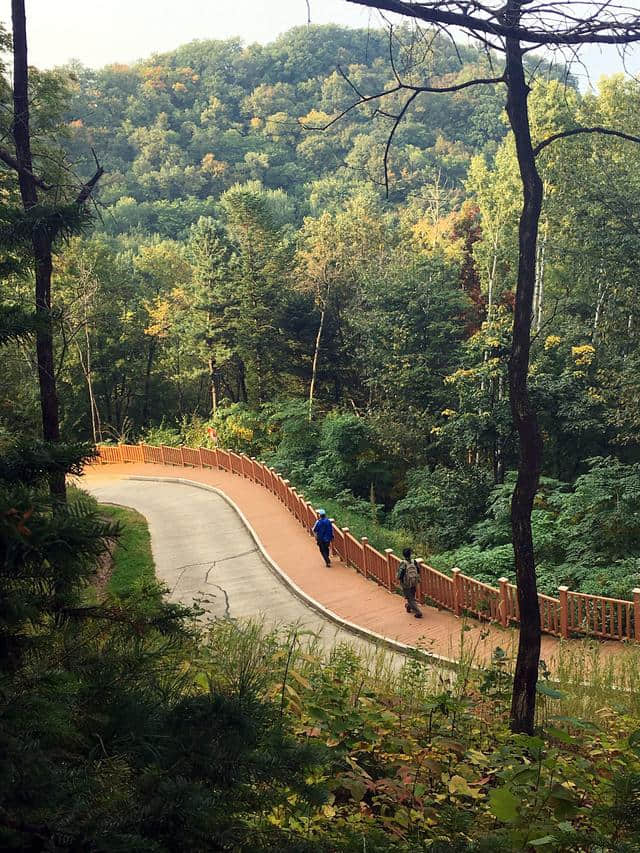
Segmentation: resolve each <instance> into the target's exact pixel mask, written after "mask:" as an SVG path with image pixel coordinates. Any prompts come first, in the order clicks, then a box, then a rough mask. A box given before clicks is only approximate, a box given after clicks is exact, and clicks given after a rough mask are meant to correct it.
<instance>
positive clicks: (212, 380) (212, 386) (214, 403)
mask: <svg viewBox="0 0 640 853" xmlns="http://www.w3.org/2000/svg"><path fill="white" fill-rule="evenodd" d="M208 367H209V393H210V395H211V414H212V415H215V413H216V412H217V411H218V389H217V387H216V364H215V360H214V358H213V356H209V360H208Z"/></svg>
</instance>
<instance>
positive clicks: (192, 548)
mask: <svg viewBox="0 0 640 853" xmlns="http://www.w3.org/2000/svg"><path fill="white" fill-rule="evenodd" d="M103 473H105V472H104V470H100V471H95V470H91V471H89V472H88V476H86V477H83V478H82V480H81V482H80V485H81V486H82V487H83V488H85V489H86V490H87V491H89V492H90V493H91V494H92V495H93V496H94V497H95V498H96V499H97V500H99V501H100V502H101V503H114V504H119V505H120V506H128V507H131V508H133V509H136V510H137V511H138V512H140V513H142V515H144V516H145V518H146V519H147V522H148V524H149V531H150V533H151V548H152V551H153V558H154V562H155V565H156V576H157V577H158V579H159V580H160V581H162V582H163V583H164V584H166V586H167V588H168V590H169V593H168V598H169V599H170V600H171V601H179V602H182V603H183V604H188V605H190V604H193V602H194V601H198V602H199V603H200V604H201V605H202V607H203V608H204V609H205V610H206V611H207V612H209V613H211V614H212V615H214V616H217V617H231V618H235V619H246V618H251V617H261V618H264V619H265V620H266V621H267V622H271V623H278V624H286V625H289V624H296V625H299V626H300V628H301V629H302V630H310V631H313V632H314V633H316V634H320V635H321V637H322V639H323V640H324V641H325V642H326V644H327V645H333V644H335V643H336V642H340V641H345V642H353V641H354V637H353V635H352V634H350V633H348V632H347V631H344V630H342V629H340V628H339V627H338V626H337V625H336V624H335V623H333V622H331V621H329V620H328V619H325V618H324V617H323V616H321V615H320V614H319V613H318V612H317V611H316V610H314V609H313V608H311V607H309V606H307V605H305V604H304V603H303V602H302V601H301V600H300V599H299V598H297V597H296V596H294V595H292V593H291V592H290V591H289V590H288V589H287V587H286V586H285V585H284V584H283V583H282V582H281V581H279V580H278V579H277V577H276V576H275V574H274V572H273V571H272V570H271V569H270V568H269V567H268V565H267V563H266V560H265V559H264V557H263V555H262V553H261V552H260V550H259V547H258V545H257V544H256V542H255V540H254V539H253V538H252V536H251V534H250V533H249V531H248V530H247V528H246V526H245V524H244V523H243V521H242V520H241V518H240V517H239V515H238V513H237V512H236V511H235V510H234V509H233V507H231V506H230V505H229V503H228V502H227V501H225V500H224V498H222V497H221V496H220V495H218V494H216V493H215V492H213V491H208V490H207V491H205V490H203V489H200V488H195V487H194V486H189V485H184V484H182V483H179V482H157V481H155V480H142V479H129V478H124V477H111V476H109V477H103V476H101V475H102V474H103ZM203 520H204V523H203ZM356 642H359V643H360V644H361V645H364V640H357V639H356ZM367 645H368V644H367Z"/></svg>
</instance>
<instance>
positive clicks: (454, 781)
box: [449, 776, 475, 797]
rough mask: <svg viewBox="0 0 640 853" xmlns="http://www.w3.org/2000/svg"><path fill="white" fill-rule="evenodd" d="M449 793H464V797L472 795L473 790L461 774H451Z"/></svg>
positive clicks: (473, 793)
mask: <svg viewBox="0 0 640 853" xmlns="http://www.w3.org/2000/svg"><path fill="white" fill-rule="evenodd" d="M449 793H450V794H464V796H465V797H473V796H474V795H475V792H474V791H472V790H471V788H470V787H469V783H468V782H467V780H466V779H464V778H463V777H462V776H452V777H451V779H449Z"/></svg>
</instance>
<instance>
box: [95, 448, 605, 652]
mask: <svg viewBox="0 0 640 853" xmlns="http://www.w3.org/2000/svg"><path fill="white" fill-rule="evenodd" d="M130 477H135V478H137V477H143V478H147V477H152V478H175V479H186V480H190V481H192V482H195V483H203V484H206V485H209V486H213V487H215V488H217V489H219V490H220V491H221V492H223V493H224V494H225V495H227V496H228V497H229V498H230V499H231V501H233V503H234V504H235V505H236V506H237V507H238V508H239V509H240V511H241V512H242V514H243V515H244V517H245V518H246V520H247V522H248V523H249V524H250V525H251V527H252V528H253V530H254V532H255V534H256V536H257V537H258V539H259V541H260V543H261V544H262V546H263V547H264V549H265V550H266V552H267V553H268V555H269V557H270V558H271V560H272V561H273V562H275V563H276V564H277V566H278V567H279V569H280V570H281V571H282V572H283V573H284V574H285V575H286V576H287V577H288V578H290V579H291V581H293V583H294V584H295V585H297V587H298V588H300V589H301V590H302V591H303V592H304V593H305V594H306V595H307V596H309V597H310V598H311V599H313V600H314V601H316V602H318V603H319V604H320V605H321V606H322V607H324V608H326V609H327V610H328V611H330V612H331V613H333V614H335V615H336V616H337V617H339V618H340V619H342V620H345V621H346V622H349V623H353V624H355V625H357V626H360V628H362V629H365V631H371V632H373V633H374V634H376V635H382V636H383V637H386V638H388V639H390V640H393V641H398V642H400V643H403V644H406V645H409V646H421V647H423V648H424V649H425V650H426V651H428V652H431V653H433V654H435V655H439V656H442V657H445V658H449V659H453V660H458V659H459V658H460V656H461V654H462V653H463V647H464V649H467V650H469V649H472V648H473V649H474V654H475V659H476V661H478V662H483V661H488V660H489V659H490V657H491V653H492V651H493V649H495V648H496V646H501V647H502V648H503V649H504V650H505V651H507V653H508V654H513V653H514V650H515V648H516V644H517V631H516V630H514V629H504V628H502V627H501V626H498V625H493V624H488V623H479V622H477V621H475V620H471V619H469V620H464V619H459V618H457V617H456V616H454V615H453V614H452V613H450V612H449V611H446V610H438V609H436V608H434V607H424V608H423V612H424V618H423V619H414V618H413V617H412V616H410V615H408V614H407V613H406V612H405V610H404V606H403V599H402V598H401V597H400V596H398V595H395V594H393V593H390V592H388V590H386V589H383V588H382V587H380V586H378V585H377V584H376V583H375V582H373V581H370V580H366V579H365V578H363V577H362V575H360V574H359V573H358V572H357V571H356V570H355V569H353V568H350V567H348V566H346V565H344V564H343V563H341V562H338V561H337V560H335V559H334V560H333V565H332V566H331V568H326V567H325V566H324V563H323V561H322V558H321V556H320V554H319V552H318V549H317V546H316V544H315V540H314V539H313V538H312V537H311V536H308V535H307V534H306V533H305V531H304V530H303V529H302V527H301V526H300V525H299V524H298V522H297V521H296V520H295V518H294V517H293V516H292V515H290V513H289V512H288V511H287V509H286V508H285V507H284V506H283V505H282V504H281V503H280V501H279V500H278V499H277V498H276V497H274V496H273V495H272V494H271V493H270V492H268V491H267V490H266V489H264V488H262V487H261V486H260V485H256V484H255V483H252V482H251V481H249V480H247V479H244V478H242V477H239V476H238V475H236V474H231V473H228V472H226V471H219V470H210V469H197V468H182V467H181V468H175V467H172V466H165V465H155V464H142V463H140V464H137V463H127V464H109V465H96V466H90V467H88V468H87V469H86V473H85V475H84V476H83V477H82V478H81V481H80V485H81V486H82V487H83V488H86V489H87V490H88V491H90V492H92V493H93V494H94V495H95V496H96V497H97V498H98V499H99V500H101V501H107V502H113V503H120V504H123V505H127V506H132V507H134V508H135V509H138V510H139V511H140V512H142V514H143V515H145V516H146V517H147V519H148V520H149V524H150V530H151V536H152V543H153V552H154V558H155V560H156V567H157V571H158V576H159V577H160V578H161V579H162V580H164V581H165V582H166V583H167V584H168V585H169V588H170V589H171V590H172V595H173V596H175V597H176V598H180V599H182V600H188V599H189V597H191V598H192V597H193V596H194V594H195V595H197V594H198V593H199V592H200V591H205V592H206V593H207V595H208V596H211V597H212V598H211V601H212V605H211V609H212V610H213V612H216V613H218V614H223V613H227V612H228V613H230V615H232V616H248V615H255V614H256V612H257V611H258V610H259V611H260V612H262V613H266V614H269V615H271V616H273V617H275V618H278V619H283V620H285V621H295V620H298V619H299V620H300V621H302V622H303V623H304V624H305V625H308V626H309V627H310V628H313V629H314V630H317V629H318V628H321V627H323V626H324V628H325V631H326V627H327V622H326V620H325V619H323V618H322V617H321V616H318V615H317V614H315V613H312V612H311V611H310V610H309V608H308V607H306V606H305V605H304V604H302V603H301V602H300V601H299V600H298V599H297V598H296V597H295V596H294V595H293V594H292V593H291V592H290V591H289V590H287V589H286V588H285V587H284V586H283V585H282V584H280V583H279V582H278V581H277V580H276V578H275V577H274V575H273V574H272V573H270V572H269V570H268V569H267V568H266V565H265V563H264V562H263V560H262V557H261V556H260V555H259V554H258V553H257V552H256V546H255V543H254V541H253V539H252V538H251V537H250V536H249V534H248V532H247V531H246V529H245V528H244V526H243V525H242V523H241V521H240V519H239V518H238V516H237V514H236V513H235V512H234V510H233V509H232V508H231V507H230V506H229V505H228V504H227V503H226V502H225V501H224V500H223V498H221V497H219V496H217V495H215V494H214V493H213V492H211V491H205V490H202V489H198V488H193V487H189V486H186V485H182V484H178V483H176V484H173V483H158V482H150V481H146V482H145V481H144V480H140V479H127V478H130ZM240 556H241V557H242V569H241V571H240V572H239V571H238V564H239V559H238V558H239V557H240ZM334 632H335V629H334ZM344 638H345V634H343V633H342V632H340V635H339V639H344ZM559 642H560V641H559V640H556V639H555V638H553V637H549V636H543V639H542V652H541V656H542V658H544V659H545V660H552V659H553V657H554V653H555V652H556V650H557V649H558V646H559ZM569 642H571V641H569ZM617 645H619V644H616V643H613V642H611V643H602V647H603V650H604V651H605V652H607V653H608V652H614V651H615V648H616V646H617Z"/></svg>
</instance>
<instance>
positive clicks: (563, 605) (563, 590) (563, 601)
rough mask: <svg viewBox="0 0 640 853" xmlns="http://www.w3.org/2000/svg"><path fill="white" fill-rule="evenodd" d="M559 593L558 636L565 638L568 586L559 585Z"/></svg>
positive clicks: (567, 629) (567, 630)
mask: <svg viewBox="0 0 640 853" xmlns="http://www.w3.org/2000/svg"><path fill="white" fill-rule="evenodd" d="M558 592H559V593H560V636H561V637H562V638H563V639H564V640H567V639H568V638H569V598H568V596H567V593H568V592H569V587H568V586H559V587H558Z"/></svg>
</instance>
